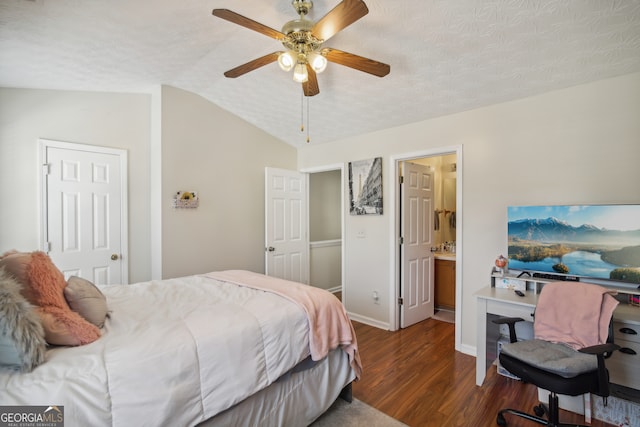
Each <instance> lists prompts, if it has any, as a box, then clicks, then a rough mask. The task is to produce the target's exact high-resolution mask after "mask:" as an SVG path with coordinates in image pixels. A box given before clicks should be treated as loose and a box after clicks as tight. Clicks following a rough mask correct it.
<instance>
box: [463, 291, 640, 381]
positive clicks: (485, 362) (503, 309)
mask: <svg viewBox="0 0 640 427" xmlns="http://www.w3.org/2000/svg"><path fill="white" fill-rule="evenodd" d="M524 293H525V296H524V297H521V296H518V295H516V294H515V292H514V291H512V290H509V289H501V288H494V287H491V286H487V287H486V288H482V289H481V290H480V291H478V292H476V294H475V296H476V297H477V303H478V306H477V323H478V331H477V333H478V335H477V338H476V342H477V355H476V384H477V385H479V386H481V385H482V383H483V382H484V378H485V376H486V373H487V370H488V369H489V367H490V366H491V365H492V364H493V362H494V360H495V359H496V358H497V341H498V339H499V338H500V327H499V325H496V324H494V323H493V322H492V320H493V319H495V318H497V317H521V318H523V319H524V320H526V321H527V322H519V323H517V324H516V332H517V335H518V337H519V338H523V339H529V338H531V337H532V335H533V334H532V330H533V312H534V310H535V307H536V304H537V303H538V294H536V293H535V291H534V290H527V291H525V292H524ZM613 323H614V328H615V342H616V344H618V345H620V346H621V347H626V348H627V349H632V350H634V351H635V354H628V353H624V352H620V351H616V352H614V354H613V356H612V357H611V358H610V359H608V360H607V369H608V370H609V375H610V381H611V382H612V383H614V384H620V385H622V386H625V387H629V388H632V389H635V390H638V389H640V375H639V373H640V361H639V359H640V356H639V355H638V353H640V308H638V307H632V306H630V305H628V304H620V305H618V307H617V308H616V310H615V311H614V313H613ZM623 329H633V330H634V331H635V333H634V334H633V335H628V334H623V333H621V331H622V330H623Z"/></svg>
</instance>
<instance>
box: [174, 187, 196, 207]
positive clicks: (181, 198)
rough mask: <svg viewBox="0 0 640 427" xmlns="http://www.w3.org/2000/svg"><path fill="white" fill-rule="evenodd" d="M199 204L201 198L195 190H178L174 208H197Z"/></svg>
mask: <svg viewBox="0 0 640 427" xmlns="http://www.w3.org/2000/svg"><path fill="white" fill-rule="evenodd" d="M199 205H200V199H199V198H198V193H196V192H195V191H178V192H177V193H176V195H175V196H174V197H173V202H172V206H173V207H174V208H197V207H198V206H199Z"/></svg>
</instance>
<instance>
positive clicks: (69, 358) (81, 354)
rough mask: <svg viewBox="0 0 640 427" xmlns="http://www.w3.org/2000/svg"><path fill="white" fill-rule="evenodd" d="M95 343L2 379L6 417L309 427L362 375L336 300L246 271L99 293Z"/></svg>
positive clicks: (59, 349)
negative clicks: (51, 413) (33, 408)
mask: <svg viewBox="0 0 640 427" xmlns="http://www.w3.org/2000/svg"><path fill="white" fill-rule="evenodd" d="M100 291H101V292H102V294H103V295H104V297H105V299H106V305H107V307H108V310H109V314H108V317H107V319H106V321H105V322H104V326H103V327H102V329H101V336H100V338H98V339H97V340H95V341H93V342H91V343H89V344H86V345H78V346H50V347H48V349H47V350H46V356H45V360H44V362H43V363H41V364H40V365H38V366H37V367H35V368H34V369H33V370H32V371H31V372H18V371H15V370H9V369H0V406H3V405H44V406H50V405H60V406H63V407H64V417H65V422H66V424H65V425H66V426H68V427H71V426H87V425H92V426H98V425H100V426H101V425H104V426H130V425H137V426H144V425H147V426H178V425H179V426H196V425H202V426H217V425H220V426H228V425H237V426H245V425H246V426H255V425H260V426H280V425H292V426H304V425H309V424H310V423H311V422H313V421H314V420H315V419H316V418H317V417H318V416H320V415H321V414H322V413H323V412H325V411H326V410H327V409H328V408H329V406H331V404H332V403H333V401H334V400H335V399H336V398H337V397H338V395H339V394H340V393H341V392H342V391H343V390H345V389H348V387H349V386H350V384H351V382H352V381H353V380H355V379H357V378H358V377H359V375H360V373H361V365H360V360H359V354H358V351H357V342H356V337H355V332H354V330H353V327H352V325H351V322H350V321H349V319H348V317H347V315H346V312H345V310H344V307H343V306H342V304H341V303H340V302H339V301H338V299H337V298H335V297H334V296H333V295H331V294H330V293H328V292H326V291H324V290H321V289H318V288H314V287H311V286H306V285H302V284H299V283H294V282H288V281H284V280H280V279H275V278H271V277H267V276H264V275H261V274H257V273H251V272H247V271H237V270H234V271H223V272H214V273H209V274H203V275H194V276H188V277H183V278H176V279H168V280H160V281H149V282H143V283H138V284H135V285H116V286H104V287H100Z"/></svg>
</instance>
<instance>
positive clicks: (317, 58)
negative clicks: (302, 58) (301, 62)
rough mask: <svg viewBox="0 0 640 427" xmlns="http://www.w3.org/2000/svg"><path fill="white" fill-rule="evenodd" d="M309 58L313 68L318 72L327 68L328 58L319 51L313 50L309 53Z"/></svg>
mask: <svg viewBox="0 0 640 427" xmlns="http://www.w3.org/2000/svg"><path fill="white" fill-rule="evenodd" d="M307 58H308V59H309V65H311V68H312V69H313V71H315V72H316V73H321V72H323V71H324V70H325V68H327V58H325V57H324V56H322V55H320V54H319V53H316V52H311V53H310V54H309V55H307Z"/></svg>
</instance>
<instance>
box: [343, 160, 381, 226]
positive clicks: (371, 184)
mask: <svg viewBox="0 0 640 427" xmlns="http://www.w3.org/2000/svg"><path fill="white" fill-rule="evenodd" d="M349 202H350V203H349V213H351V215H382V157H376V158H374V159H368V160H359V161H356V162H349Z"/></svg>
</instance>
